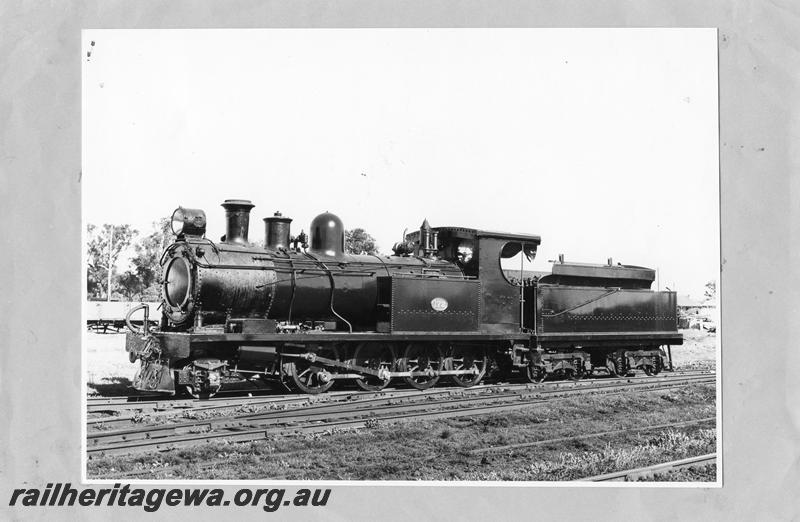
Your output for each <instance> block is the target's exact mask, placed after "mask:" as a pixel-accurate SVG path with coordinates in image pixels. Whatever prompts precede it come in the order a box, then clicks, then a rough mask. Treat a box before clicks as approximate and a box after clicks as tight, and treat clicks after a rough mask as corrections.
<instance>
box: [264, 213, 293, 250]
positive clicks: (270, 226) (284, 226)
mask: <svg viewBox="0 0 800 522" xmlns="http://www.w3.org/2000/svg"><path fill="white" fill-rule="evenodd" d="M291 223H292V218H289V217H284V216H283V215H282V214H281V213H280V212H275V215H274V216H272V217H266V218H264V227H265V229H266V230H265V237H264V248H266V249H267V250H279V249H281V248H289V241H290V227H291Z"/></svg>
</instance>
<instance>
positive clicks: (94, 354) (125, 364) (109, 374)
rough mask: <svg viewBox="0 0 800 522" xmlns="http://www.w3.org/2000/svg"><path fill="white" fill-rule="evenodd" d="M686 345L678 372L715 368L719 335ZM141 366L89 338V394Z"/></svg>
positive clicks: (124, 383) (677, 359)
mask: <svg viewBox="0 0 800 522" xmlns="http://www.w3.org/2000/svg"><path fill="white" fill-rule="evenodd" d="M681 333H682V334H683V338H684V341H683V345H682V346H673V347H672V360H673V363H674V365H675V367H676V368H715V367H716V364H715V361H716V342H717V334H715V333H707V332H705V331H701V330H681ZM138 367H139V365H138V363H136V364H131V363H130V362H129V361H128V353H127V352H126V351H125V334H124V333H118V334H98V333H94V332H89V333H88V334H87V348H86V383H87V392H88V393H89V394H91V395H94V394H103V395H105V394H108V393H111V394H115V395H124V394H126V393H128V392H129V390H128V386H129V385H130V383H131V382H132V381H133V376H134V375H135V374H136V370H137V369H138Z"/></svg>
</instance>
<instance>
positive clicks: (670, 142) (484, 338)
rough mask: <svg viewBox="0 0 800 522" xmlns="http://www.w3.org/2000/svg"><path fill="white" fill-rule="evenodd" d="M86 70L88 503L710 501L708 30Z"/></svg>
mask: <svg viewBox="0 0 800 522" xmlns="http://www.w3.org/2000/svg"><path fill="white" fill-rule="evenodd" d="M81 60H82V91H81V92H82V94H81V96H82V112H81V115H82V125H83V126H82V137H83V141H82V164H83V168H82V188H83V190H82V215H83V225H82V226H83V266H84V271H85V285H84V290H85V300H84V312H83V315H84V325H83V326H82V328H83V330H85V331H84V342H83V378H84V385H85V392H86V399H85V413H84V415H85V450H84V451H85V459H86V460H85V464H86V469H85V476H86V478H87V479H88V480H89V481H92V480H100V481H119V480H126V481H139V480H141V481H164V480H168V481H198V480H200V481H225V480H233V481H247V480H280V481H308V480H315V481H358V482H362V483H370V482H374V481H395V482H409V481H430V482H431V483H437V484H448V483H473V484H474V483H485V482H494V483H512V482H513V483H519V482H524V483H531V484H532V485H538V486H547V485H551V484H553V483H559V482H572V483H574V482H575V481H578V484H582V485H596V484H598V483H608V482H612V483H617V484H618V483H620V482H622V483H625V484H626V485H628V486H637V485H653V484H662V485H671V486H686V485H689V486H706V487H716V486H719V485H720V484H721V481H720V476H719V474H718V463H719V462H720V459H721V458H722V454H721V452H720V451H718V448H719V442H720V437H721V435H722V434H721V432H720V430H719V423H718V414H719V409H718V391H719V387H718V383H719V378H720V374H719V367H718V363H719V353H720V344H719V335H720V328H721V326H722V325H720V324H719V306H718V300H717V290H718V283H719V266H720V257H719V248H720V243H719V230H720V225H719V212H720V208H719V160H718V149H719V143H718V88H717V32H716V30H715V29H276V30H266V29H265V30H255V29H254V30H136V31H131V30H85V31H83V34H82V55H81Z"/></svg>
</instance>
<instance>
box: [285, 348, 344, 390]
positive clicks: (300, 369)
mask: <svg viewBox="0 0 800 522" xmlns="http://www.w3.org/2000/svg"><path fill="white" fill-rule="evenodd" d="M314 355H316V356H319V357H325V358H328V359H334V360H338V359H339V352H338V350H336V347H334V346H328V347H325V348H322V349H321V350H319V351H318V352H316V353H315V354H314ZM284 371H285V373H286V375H288V376H289V379H290V380H289V384H290V385H291V386H292V387H293V388H295V389H297V390H299V391H301V392H303V393H310V394H312V395H315V394H317V393H324V392H326V391H328V390H330V389H331V386H333V384H334V382H335V381H334V380H333V379H332V378H331V377H332V376H331V374H330V372H328V370H326V369H325V366H324V365H323V364H322V363H319V362H317V361H316V360H310V361H309V360H307V359H301V358H293V360H292V361H291V362H289V363H286V364H285V366H284Z"/></svg>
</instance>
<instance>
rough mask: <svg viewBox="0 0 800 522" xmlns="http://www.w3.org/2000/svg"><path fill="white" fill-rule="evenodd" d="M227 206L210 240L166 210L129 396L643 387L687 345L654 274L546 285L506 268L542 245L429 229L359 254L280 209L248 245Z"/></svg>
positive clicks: (627, 269)
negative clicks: (527, 384) (447, 385)
mask: <svg viewBox="0 0 800 522" xmlns="http://www.w3.org/2000/svg"><path fill="white" fill-rule="evenodd" d="M222 206H223V208H224V209H225V213H226V233H225V235H224V236H223V237H222V238H221V239H220V241H218V242H214V241H211V240H210V239H208V238H207V237H206V235H205V226H206V217H205V213H204V212H203V211H202V210H198V209H186V208H178V209H177V210H176V211H175V212H174V213H173V217H172V225H173V232H174V233H175V234H176V239H175V242H174V243H172V244H171V245H170V246H169V247H168V248H167V249H166V250H165V251H164V254H163V256H162V259H161V266H162V279H163V287H162V288H163V291H162V294H163V296H162V297H163V302H162V305H161V318H160V324H159V327H158V328H157V329H155V330H153V331H150V330H149V328H146V327H145V328H136V327H134V326H133V325H129V328H131V332H129V333H128V336H127V342H126V350H127V351H128V352H129V357H130V360H131V362H136V361H137V360H138V361H140V369H139V371H138V372H137V375H136V378H135V379H134V387H135V388H136V389H139V390H142V391H161V392H170V393H174V392H175V391H178V390H181V389H185V390H187V391H189V393H191V394H192V395H195V396H209V395H212V394H214V393H216V391H218V390H219V389H220V387H221V386H222V384H223V383H224V382H226V381H229V380H236V379H247V378H261V379H268V380H274V381H277V382H280V383H283V384H285V385H287V386H289V387H291V388H293V389H297V390H300V391H303V392H307V393H320V392H324V391H327V390H328V389H330V388H331V386H333V385H334V384H335V383H336V382H337V381H344V382H355V383H356V384H357V385H358V386H359V387H361V388H363V389H366V390H379V389H382V388H383V387H385V386H387V385H388V384H389V383H390V382H391V381H392V380H393V379H397V380H402V381H404V382H405V383H407V384H408V385H410V386H412V387H415V388H418V389H425V388H429V387H431V386H434V385H435V384H436V383H437V382H438V381H439V380H440V379H442V378H446V379H449V380H450V381H452V382H454V383H455V384H457V385H460V386H472V385H475V384H477V383H479V382H481V380H482V379H483V378H484V376H485V375H486V374H487V372H490V371H493V372H497V373H500V374H511V373H519V374H521V375H523V376H524V377H525V378H527V379H529V380H530V381H533V382H538V381H541V380H543V379H545V378H548V377H566V378H581V377H583V376H586V375H589V374H591V373H606V374H626V373H628V372H630V371H634V370H637V369H639V370H642V371H645V372H647V373H648V374H650V373H658V372H659V371H661V370H662V369H663V368H664V367H665V364H666V361H667V354H666V353H665V351H664V350H663V348H662V347H664V346H667V347H669V346H670V345H675V344H681V342H682V338H681V335H680V334H679V333H678V332H677V327H676V325H677V318H676V302H675V294H674V293H673V292H654V291H652V290H651V289H650V286H651V284H652V282H653V280H654V276H655V273H654V271H653V270H650V269H647V268H642V267H637V266H631V265H619V264H618V265H613V264H612V263H611V262H610V260H609V263H608V264H605V265H590V264H578V263H565V262H564V261H563V258H561V259H559V261H558V262H556V263H555V264H554V265H553V269H552V271H551V272H548V273H530V272H525V271H523V270H519V271H517V270H504V269H503V267H502V260H503V259H509V258H512V257H515V256H520V255H524V256H526V257H527V258H529V259H532V258H533V257H534V256H535V254H536V250H537V248H538V246H539V244H540V243H541V238H540V237H539V236H536V235H530V234H510V233H501V232H490V231H484V230H476V229H470V228H462V227H436V228H434V227H431V226H430V225H429V224H428V222H427V220H425V222H424V223H423V224H422V226H421V227H420V229H419V230H418V231H415V232H413V233H411V234H408V235H406V236H405V238H404V241H402V242H401V243H398V244H396V245H395V246H394V255H391V256H379V255H354V254H349V253H346V252H345V239H344V238H345V230H344V226H343V224H342V221H341V220H340V219H339V218H338V217H337V216H336V215H334V214H332V213H329V212H325V213H323V214H320V215H318V216H317V217H316V218H314V220H313V221H312V222H311V226H310V228H309V234H308V235H306V233H305V232H304V231H301V232H300V233H299V234H298V235H297V236H292V234H291V221H292V220H291V219H290V218H289V217H286V216H283V215H281V214H280V213H277V212H276V213H275V214H274V215H273V216H270V217H267V218H264V224H265V228H264V230H265V233H264V245H263V247H262V246H256V245H254V244H252V243H251V242H250V240H249V238H248V233H249V225H250V212H251V209H252V208H253V204H252V203H251V202H250V201H247V200H226V201H225V202H224V203H223V204H222ZM138 308H145V314H146V316H147V315H149V312H150V310H149V309H148V308H147V307H146V305H142V306H141V307H138ZM132 313H133V311H132ZM129 317H130V314H129ZM143 324H148V322H147V321H145V322H144V323H143Z"/></svg>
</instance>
